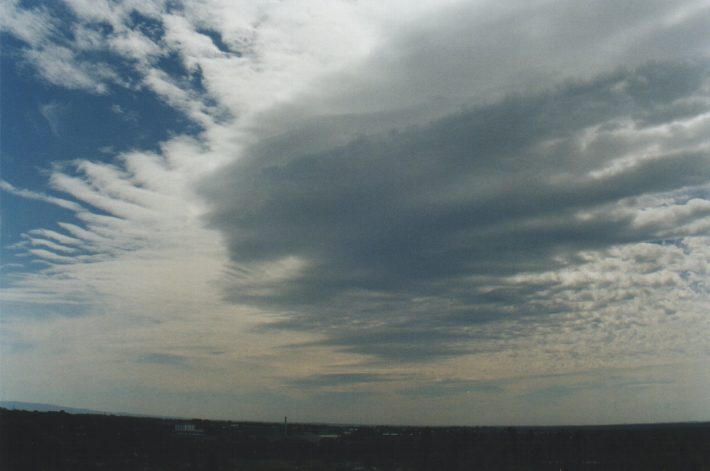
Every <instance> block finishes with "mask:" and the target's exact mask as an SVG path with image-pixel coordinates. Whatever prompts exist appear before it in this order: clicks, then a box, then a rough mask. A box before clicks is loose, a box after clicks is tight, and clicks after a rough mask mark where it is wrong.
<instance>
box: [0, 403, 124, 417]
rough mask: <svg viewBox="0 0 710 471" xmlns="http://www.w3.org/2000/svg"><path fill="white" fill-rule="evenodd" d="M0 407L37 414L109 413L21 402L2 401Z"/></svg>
mask: <svg viewBox="0 0 710 471" xmlns="http://www.w3.org/2000/svg"><path fill="white" fill-rule="evenodd" d="M0 407H2V408H4V409H15V410H27V411H37V412H59V411H64V412H66V413H68V414H103V415H106V414H108V412H102V411H96V410H91V409H77V408H75V407H65V406H58V405H56V404H40V403H36V402H21V401H0ZM116 415H123V414H116Z"/></svg>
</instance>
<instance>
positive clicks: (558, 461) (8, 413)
mask: <svg viewBox="0 0 710 471" xmlns="http://www.w3.org/2000/svg"><path fill="white" fill-rule="evenodd" d="M0 469H2V470H8V471H21V470H59V471H61V470H72V471H81V470H89V469H91V470H98V469H100V470H145V471H148V470H151V471H152V470H230V471H231V470H246V471H249V470H263V471H275V470H284V471H288V470H334V471H340V470H375V469H376V470H381V471H386V470H401V471H408V470H412V471H418V470H422V471H423V470H446V471H457V470H554V471H558V470H600V471H601V470H604V471H606V470H644V471H646V470H668V471H670V470H673V471H675V470H693V471H694V470H699V471H700V470H710V423H691V424H661V425H638V426H605V427H431V428H430V427H376V426H333V425H315V424H289V425H288V428H286V427H285V426H284V424H267V423H245V422H227V421H205V420H178V419H160V418H139V417H126V416H110V415H73V414H66V413H62V412H27V411H15V410H6V409H0Z"/></svg>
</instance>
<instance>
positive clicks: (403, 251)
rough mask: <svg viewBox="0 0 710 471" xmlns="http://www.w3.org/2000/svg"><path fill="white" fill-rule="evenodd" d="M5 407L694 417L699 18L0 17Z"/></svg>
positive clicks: (705, 250) (48, 6)
mask: <svg viewBox="0 0 710 471" xmlns="http://www.w3.org/2000/svg"><path fill="white" fill-rule="evenodd" d="M0 35H1V36H0V59H1V60H2V63H1V65H0V74H1V79H0V87H1V88H0V98H1V100H0V112H1V114H0V128H1V134H0V159H1V160H0V214H1V220H0V234H1V240H0V262H2V271H0V398H2V399H3V400H15V401H26V402H44V403H54V404H61V405H65V406H73V407H84V408H89V409H95V410H105V411H110V412H132V413H142V414H155V415H175V416H183V417H201V418H211V419H233V420H265V421H279V420H281V418H282V417H283V416H288V417H289V420H291V421H293V422H298V421H309V422H337V423H366V424H376V423H378V424H383V423H387V424H420V425H447V424H450V425H523V424H528V425H552V424H608V423H641V422H671V421H696V420H710V343H708V341H707V340H708V338H710V309H709V308H710V287H709V284H710V2H709V1H707V0H702V1H695V0H678V1H675V2H668V1H665V0H643V1H642V0H624V1H618V0H613V1H612V0H594V1H587V2H580V1H576V0H526V1H519V0H506V1H493V0H471V1H463V0H422V1H419V2H410V1H406V2H405V1H403V0H387V1H382V0H329V1H325V0H322V1H320V0H291V1H268V0H267V1H254V0H252V1H250V0H199V1H197V0H195V1H189V0H182V1H180V0H140V1H138V0H115V1H109V0H57V1H50V0H46V1H30V0H26V1H20V0H1V1H0Z"/></svg>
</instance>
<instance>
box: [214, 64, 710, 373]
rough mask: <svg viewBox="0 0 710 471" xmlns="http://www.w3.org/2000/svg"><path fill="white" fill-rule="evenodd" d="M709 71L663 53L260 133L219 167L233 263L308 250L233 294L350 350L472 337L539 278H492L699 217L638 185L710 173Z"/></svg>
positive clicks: (402, 350)
mask: <svg viewBox="0 0 710 471" xmlns="http://www.w3.org/2000/svg"><path fill="white" fill-rule="evenodd" d="M707 72H708V67H707V64H706V63H705V62H703V61H700V62H682V63H678V62H662V63H661V62H658V63H652V64H649V65H646V66H642V67H639V68H636V69H632V70H626V69H622V70H618V71H616V72H613V73H609V74H605V75H602V76H600V77H597V78H595V79H592V80H588V81H584V82H579V83H572V84H566V85H562V86H558V87H557V88H555V89H552V90H550V91H548V92H545V93H539V94H531V95H516V96H511V97H509V98H504V99H501V100H499V101H497V102H494V103H492V104H490V105H486V106H474V107H472V108H469V109H466V110H464V111H460V112H458V113H455V114H451V115H448V116H445V117H443V118H440V119H437V120H434V121H431V122H429V123H426V124H420V125H417V126H413V127H410V128H404V129H395V130H393V131H392V132H388V133H384V134H372V135H366V136H362V137H360V138H358V139H355V140H352V141H351V142H349V143H348V144H345V145H343V146H339V147H334V148H331V149H327V150H323V151H319V152H315V153H304V154H299V153H294V152H291V151H290V150H289V148H288V147H280V146H279V145H278V144H279V142H278V140H277V141H276V142H277V144H276V145H275V146H274V147H272V148H269V147H268V146H267V147H261V148H255V149H253V152H252V153H249V152H247V155H246V156H245V157H243V158H242V159H240V160H239V161H237V162H236V163H234V164H233V165H232V166H231V168H230V169H229V170H227V171H224V170H223V171H221V175H220V176H216V177H213V178H211V179H210V187H209V189H206V190H205V193H206V194H208V195H209V196H210V197H211V198H212V203H213V207H214V211H213V213H212V216H211V222H212V224H213V226H214V227H217V228H219V229H220V230H221V231H222V232H223V233H224V234H225V235H226V236H227V237H228V239H227V241H228V244H229V249H230V254H231V257H232V260H233V261H234V263H235V264H237V265H238V266H242V267H244V266H246V267H258V266H270V265H269V264H272V265H273V264H274V263H276V262H278V261H279V260H285V259H294V260H299V265H298V269H296V270H294V271H292V272H291V273H290V274H289V275H288V276H287V277H285V278H284V277H278V278H277V279H275V281H273V283H274V285H273V286H270V285H269V284H270V283H271V281H270V280H269V278H265V279H264V285H262V286H259V285H258V284H257V285H256V286H255V285H254V282H253V280H252V281H251V282H250V283H249V284H244V285H243V284H241V281H240V280H239V279H235V280H234V283H233V284H232V286H231V288H230V290H229V292H228V296H229V299H231V300H232V301H233V302H236V303H252V304H255V305H257V306H261V307H264V308H270V309H285V310H287V312H289V313H290V314H289V315H290V316H291V320H290V321H286V322H282V323H279V324H278V326H280V327H296V328H300V329H315V330H317V331H318V332H320V333H323V334H325V337H326V338H325V340H323V342H324V343H327V344H328V345H332V346H337V347H340V348H345V349H346V350H348V351H355V352H359V353H366V354H373V355H376V356H380V357H383V358H390V359H395V358H396V359H400V360H401V359H404V358H405V357H408V358H409V359H412V360H414V359H416V360H420V359H423V358H430V359H432V358H435V357H436V355H437V353H438V354H451V353H453V354H462V353H466V352H471V351H476V346H475V343H476V339H477V337H478V335H479V334H477V333H476V332H475V329H474V331H473V332H467V329H470V328H472V327H475V326H477V325H479V324H480V323H481V322H484V323H488V322H490V321H491V319H504V318H509V317H510V316H514V318H516V319H518V318H524V317H525V311H526V310H527V309H526V308H525V307H524V306H525V305H526V302H527V301H528V300H530V299H531V298H532V297H534V293H533V292H526V289H539V288H537V287H534V286H529V287H517V288H515V289H511V288H507V290H502V289H491V290H489V291H487V292H482V289H483V288H484V287H485V286H486V285H489V284H493V285H495V284H501V283H504V280H505V279H506V277H508V276H511V275H515V274H518V273H523V272H525V273H536V272H544V271H549V270H556V269H563V268H565V267H578V266H580V264H579V262H578V261H577V260H576V258H577V257H579V254H580V253H582V252H585V251H592V252H595V251H599V250H609V249H612V248H614V247H625V246H628V245H629V244H637V243H644V242H649V241H653V240H657V239H665V238H680V239H682V238H684V237H691V236H694V235H700V234H702V228H703V227H705V226H704V225H703V224H706V223H707V217H708V212H707V204H706V203H707V200H705V199H702V198H700V199H698V198H695V199H693V198H687V199H686V200H685V201H682V200H681V201H677V202H675V203H674V204H670V205H669V203H668V202H667V201H666V202H664V203H655V204H654V203H650V204H644V201H642V200H643V199H644V198H646V199H648V198H650V197H657V198H662V195H663V194H665V193H668V192H673V191H679V192H681V193H682V192H684V191H685V192H690V191H695V190H692V189H693V188H695V189H697V191H701V192H704V191H706V190H707V184H708V181H710V153H709V152H708V151H709V149H710V148H709V147H708V142H707V140H706V138H705V137H704V136H707V132H708V127H709V126H710V120H709V119H708V111H710V109H709V108H708V106H707V99H708V96H707V86H708V84H707V76H708V74H707ZM688 103H695V104H697V105H698V107H693V108H691V109H688V108H687V104H688ZM700 103H705V105H703V106H699V104H700ZM676 110H678V111H677V112H675V111H676ZM691 110H692V111H691ZM674 112H675V113H674ZM669 114H674V115H675V118H673V119H670V120H661V119H660V118H657V116H658V115H662V116H667V115H669ZM651 123H653V124H651ZM671 212H672V213H673V214H674V216H672V217H670V219H666V218H668V217H669V216H670V214H668V213H671ZM652 214H657V216H655V217H654V216H651V215H652ZM667 221H672V222H669V223H667ZM693 225H699V226H698V229H693ZM662 268H663V267H662V266H659V267H658V269H662ZM516 290H517V291H516ZM632 291H633V290H632ZM631 295H633V293H632V294H631ZM547 309H550V308H549V307H548V308H547ZM559 309H561V310H562V311H566V312H575V309H574V308H573V307H572V306H570V305H565V306H560V307H558V308H556V309H554V310H553V311H555V312H556V311H557V310H559ZM545 311H546V309H545V308H542V309H541V310H540V312H535V311H533V312H532V313H531V315H533V316H541V315H544V314H545ZM429 321H431V325H430V324H429V323H428V322H429ZM421 324H423V325H421Z"/></svg>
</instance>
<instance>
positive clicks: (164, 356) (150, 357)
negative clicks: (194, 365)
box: [138, 353, 188, 367]
mask: <svg viewBox="0 0 710 471" xmlns="http://www.w3.org/2000/svg"><path fill="white" fill-rule="evenodd" d="M138 361H140V362H141V363H155V364H158V365H169V366H179V367H185V366H187V365H188V358H187V357H185V356H183V355H175V354H172V353H146V354H144V355H141V356H140V357H139V359H138Z"/></svg>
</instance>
